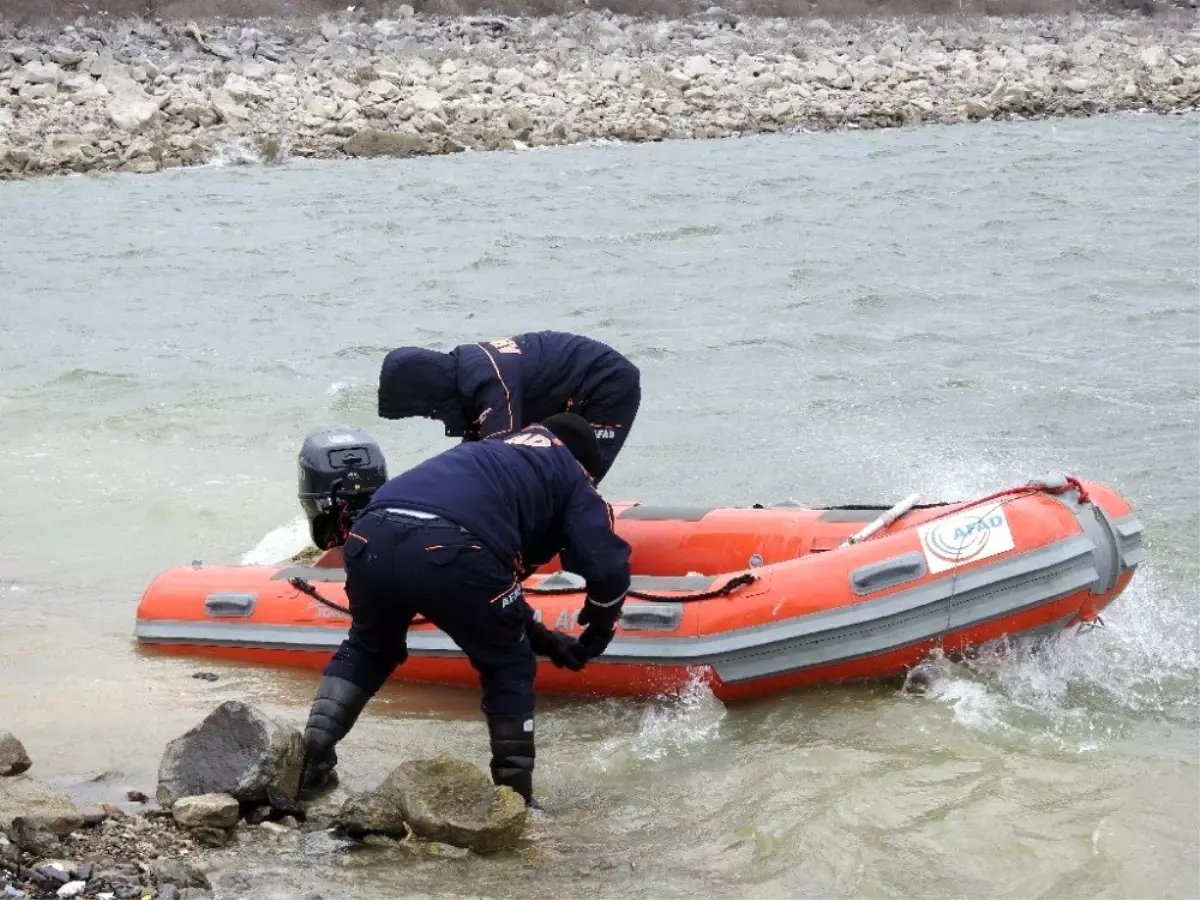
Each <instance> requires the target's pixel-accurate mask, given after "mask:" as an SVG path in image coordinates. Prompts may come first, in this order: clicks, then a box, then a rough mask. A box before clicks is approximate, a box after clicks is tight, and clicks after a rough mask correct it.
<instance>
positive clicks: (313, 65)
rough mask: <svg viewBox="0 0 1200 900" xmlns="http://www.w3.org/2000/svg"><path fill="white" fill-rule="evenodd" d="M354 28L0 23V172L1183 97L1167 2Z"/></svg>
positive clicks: (863, 122)
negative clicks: (1021, 11)
mask: <svg viewBox="0 0 1200 900" xmlns="http://www.w3.org/2000/svg"><path fill="white" fill-rule="evenodd" d="M1185 16H1187V17H1188V18H1186V19H1185V18H1184V17H1185ZM361 18H362V17H361V16H360V17H358V18H354V17H352V16H351V15H350V14H347V15H344V16H342V17H340V18H338V19H336V20H335V19H328V18H327V19H322V20H308V21H298V22H284V21H278V22H274V21H267V20H261V21H258V22H256V23H254V24H230V23H224V24H220V23H210V22H200V23H196V22H188V23H182V24H181V23H172V22H166V23H155V22H148V21H133V20H128V21H124V22H118V23H112V24H108V25H95V24H88V23H86V22H84V21H83V20H78V21H77V22H76V23H75V24H72V25H68V26H65V27H61V28H59V27H50V28H43V29H36V28H32V27H26V28H24V29H17V30H15V31H13V30H10V31H8V32H0V178H14V177H23V176H30V175H38V174H46V173H55V172H64V171H75V172H86V171H114V170H116V171H132V172H147V173H148V172H154V171H158V170H159V169H164V168H172V167H179V166H186V165H196V164H203V163H205V162H208V161H210V160H212V159H213V158H214V157H215V156H218V155H220V156H224V157H226V158H228V157H230V156H233V157H235V158H237V157H241V158H244V159H247V160H258V159H261V160H264V161H268V162H270V161H274V160H279V159H283V158H286V157H288V156H301V157H315V158H338V157H345V156H380V155H387V156H413V155H426V154H441V153H454V152H460V151H463V150H467V149H470V150H491V149H509V148H515V147H522V146H531V147H539V146H550V145H556V144H571V143H578V142H581V141H588V140H601V139H608V140H623V141H657V140H667V139H679V138H717V137H726V136H733V135H740V134H753V133H764V132H777V131H787V130H827V129H835V128H843V127H850V128H878V127H887V126H896V125H914V124H920V123H923V122H936V123H952V122H965V121H975V120H981V119H992V118H1015V117H1024V118H1044V117H1053V116H1084V115H1092V114H1098V113H1107V112H1117V111H1122V110H1148V111H1153V112H1157V113H1172V112H1178V111H1184V110H1188V109H1192V108H1195V107H1196V105H1197V104H1198V103H1200V31H1198V30H1197V28H1196V25H1195V22H1194V16H1193V15H1191V14H1190V13H1185V12H1182V11H1178V12H1168V13H1165V14H1163V15H1161V16H1159V17H1153V18H1147V17H1143V16H1132V15H1131V16H1111V15H1084V14H1080V13H1073V14H1071V15H1066V16H1060V17H1047V18H1012V19H1000V18H962V19H954V20H941V21H935V20H932V19H924V20H908V21H897V20H893V21H880V20H868V19H862V20H857V21H852V22H843V23H839V24H831V23H829V22H826V21H824V20H821V19H811V20H782V19H759V20H750V19H746V20H739V19H737V18H736V17H735V16H733V15H731V14H729V13H727V12H725V11H723V10H721V9H719V8H715V7H714V8H713V9H711V10H709V11H708V12H707V13H704V14H701V15H699V16H696V17H694V18H692V19H689V20H679V21H663V22H649V21H643V20H635V19H632V18H629V17H624V16H613V15H610V14H608V13H590V12H589V13H584V14H578V15H569V16H551V17H547V18H508V17H499V16H497V17H470V18H459V19H434V18H430V17H424V16H418V15H415V14H411V13H410V12H409V10H408V9H407V8H402V13H401V15H400V16H399V17H398V18H389V19H378V20H368V21H360V19H361Z"/></svg>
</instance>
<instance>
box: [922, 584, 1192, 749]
mask: <svg viewBox="0 0 1200 900" xmlns="http://www.w3.org/2000/svg"><path fill="white" fill-rule="evenodd" d="M1195 603H1196V596H1195V591H1194V590H1193V589H1190V588H1184V587H1183V586H1181V585H1178V584H1173V583H1171V582H1169V581H1167V580H1165V579H1162V578H1160V577H1158V575H1157V574H1156V573H1155V572H1154V570H1153V568H1152V567H1151V565H1150V564H1144V565H1143V566H1142V567H1141V569H1140V570H1139V571H1138V573H1137V576H1136V577H1135V579H1134V581H1133V583H1132V584H1131V585H1130V586H1129V588H1128V589H1127V590H1126V591H1125V593H1124V594H1122V595H1121V597H1119V598H1118V599H1117V600H1116V601H1115V603H1114V604H1113V605H1112V606H1111V607H1110V608H1109V610H1108V611H1107V612H1106V614H1105V616H1104V619H1105V622H1106V627H1104V628H1098V629H1094V630H1092V631H1090V632H1086V633H1081V632H1079V631H1077V630H1075V629H1071V630H1067V631H1063V632H1062V633H1060V634H1058V635H1055V636H1053V637H1051V638H1049V639H1045V640H1042V641H1038V642H1030V641H997V642H994V643H992V644H989V645H987V646H985V647H982V648H980V651H979V652H978V653H977V654H976V655H974V656H972V657H971V658H970V659H968V660H965V661H963V662H962V663H960V664H955V663H951V662H950V661H949V660H947V659H945V658H944V657H933V658H931V659H929V660H927V661H926V662H925V663H923V664H922V665H921V666H920V667H919V669H915V670H914V673H913V675H911V676H910V679H909V684H910V685H911V683H912V682H913V680H914V679H918V680H920V681H923V682H924V683H926V684H927V685H928V690H927V692H926V696H928V697H929V698H930V699H931V700H934V701H936V702H939V703H942V704H944V705H945V706H947V707H948V708H949V709H950V710H951V711H952V713H953V716H954V719H955V721H956V722H957V723H958V724H960V725H962V726H964V727H967V728H970V729H973V730H978V731H991V732H1004V731H1010V730H1012V731H1017V732H1023V733H1026V734H1029V735H1033V736H1034V739H1036V740H1049V741H1051V742H1053V743H1055V744H1057V745H1058V746H1060V747H1062V748H1068V747H1072V748H1074V749H1076V750H1082V749H1092V748H1094V747H1096V746H1098V744H1099V743H1106V742H1108V741H1110V740H1113V739H1116V738H1119V737H1122V736H1124V735H1125V734H1127V733H1128V731H1129V729H1130V728H1132V727H1135V723H1136V721H1138V720H1139V719H1140V718H1141V717H1144V716H1145V715H1147V714H1149V715H1151V716H1154V717H1156V718H1161V719H1163V720H1166V721H1172V722H1175V723H1178V724H1181V725H1186V726H1195V725H1196V724H1197V722H1198V721H1200V696H1198V692H1197V685H1198V684H1200V634H1198V633H1197V632H1198V630H1200V625H1198V623H1197V622H1196V620H1195V617H1194V615H1191V614H1190V613H1189V609H1190V608H1194V606H1195Z"/></svg>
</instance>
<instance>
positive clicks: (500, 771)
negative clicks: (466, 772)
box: [487, 713, 537, 807]
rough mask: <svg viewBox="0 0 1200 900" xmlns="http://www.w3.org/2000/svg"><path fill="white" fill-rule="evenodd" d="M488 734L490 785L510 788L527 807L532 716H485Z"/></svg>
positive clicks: (530, 787) (530, 796) (530, 782)
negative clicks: (490, 750)
mask: <svg viewBox="0 0 1200 900" xmlns="http://www.w3.org/2000/svg"><path fill="white" fill-rule="evenodd" d="M487 724H488V734H489V736H490V737H491V742H492V766H491V768H492V782H493V783H494V784H496V785H497V786H501V785H503V786H506V787H510V788H512V789H513V790H514V791H516V792H517V793H518V794H520V795H521V796H522V797H523V798H524V800H525V805H526V806H534V807H536V805H537V804H536V803H534V800H533V760H534V757H535V756H536V753H535V752H534V746H533V714H532V713H530V714H529V715H527V716H488V717H487Z"/></svg>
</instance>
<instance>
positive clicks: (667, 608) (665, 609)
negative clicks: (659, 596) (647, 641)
mask: <svg viewBox="0 0 1200 900" xmlns="http://www.w3.org/2000/svg"><path fill="white" fill-rule="evenodd" d="M681 621H683V606H682V605H681V604H679V603H638V604H636V605H634V606H626V607H625V608H624V609H622V610H621V623H620V624H621V627H622V628H624V629H626V630H627V631H674V630H675V629H676V628H678V627H679V623H680V622H681Z"/></svg>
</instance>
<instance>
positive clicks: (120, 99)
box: [108, 93, 158, 134]
mask: <svg viewBox="0 0 1200 900" xmlns="http://www.w3.org/2000/svg"><path fill="white" fill-rule="evenodd" d="M157 114H158V101H157V100H150V99H149V98H145V99H142V98H139V97H138V96H137V95H136V94H132V93H121V94H118V95H116V96H115V97H113V98H112V100H110V101H109V103H108V117H109V118H110V119H111V120H112V123H113V124H114V125H116V126H117V128H119V129H120V130H121V131H126V132H129V133H130V134H137V133H138V132H140V131H142V129H144V128H145V127H146V126H147V125H149V124H150V123H151V122H153V121H154V117H155V116H156V115H157Z"/></svg>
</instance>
